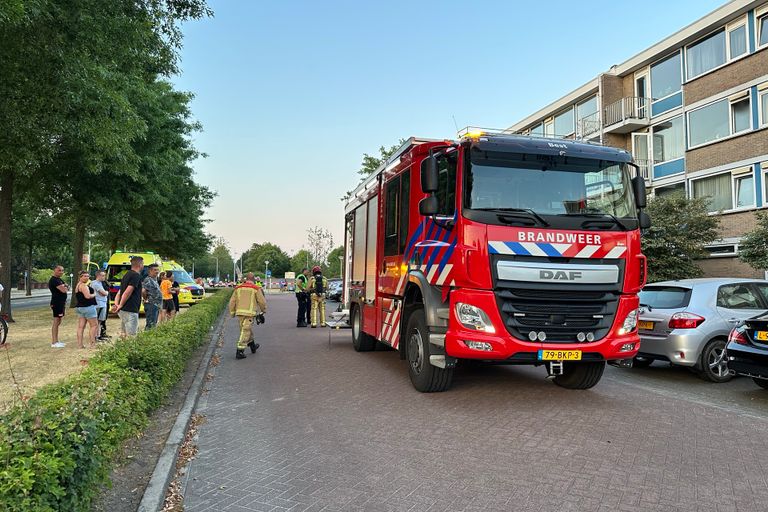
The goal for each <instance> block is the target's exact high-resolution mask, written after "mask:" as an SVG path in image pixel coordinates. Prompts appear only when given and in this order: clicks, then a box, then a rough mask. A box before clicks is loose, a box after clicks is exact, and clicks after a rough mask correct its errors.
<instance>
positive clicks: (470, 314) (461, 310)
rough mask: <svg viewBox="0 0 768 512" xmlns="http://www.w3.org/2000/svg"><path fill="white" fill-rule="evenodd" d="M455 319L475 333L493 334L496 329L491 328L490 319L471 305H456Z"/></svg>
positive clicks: (461, 303)
mask: <svg viewBox="0 0 768 512" xmlns="http://www.w3.org/2000/svg"><path fill="white" fill-rule="evenodd" d="M456 317H457V318H458V319H459V322H461V324H462V325H463V326H464V327H466V328H467V329H473V330H475V331H483V332H487V333H491V334H493V333H495V332H496V328H495V327H494V326H493V323H492V322H491V319H490V318H488V315H487V314H486V313H485V311H483V310H482V309H480V308H478V307H477V306H473V305H471V304H464V303H463V302H459V303H457V304H456Z"/></svg>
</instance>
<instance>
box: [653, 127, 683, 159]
mask: <svg viewBox="0 0 768 512" xmlns="http://www.w3.org/2000/svg"><path fill="white" fill-rule="evenodd" d="M684 152H685V135H684V130H683V118H682V117H675V118H674V119H670V120H669V121H666V122H664V123H661V124H659V125H656V126H654V127H653V160H654V163H655V164H658V163H661V162H667V161H669V160H675V159H677V158H682V156H683V154H684Z"/></svg>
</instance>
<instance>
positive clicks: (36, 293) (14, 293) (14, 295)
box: [11, 288, 51, 300]
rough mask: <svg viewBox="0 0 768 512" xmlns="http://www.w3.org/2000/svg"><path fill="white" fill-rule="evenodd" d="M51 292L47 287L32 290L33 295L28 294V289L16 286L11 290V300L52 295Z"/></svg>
mask: <svg viewBox="0 0 768 512" xmlns="http://www.w3.org/2000/svg"><path fill="white" fill-rule="evenodd" d="M50 296H51V292H50V291H49V290H47V289H43V290H32V295H29V296H28V295H27V292H26V290H17V289H16V288H14V289H12V290H11V300H17V299H32V298H35V297H50Z"/></svg>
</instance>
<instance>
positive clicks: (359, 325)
mask: <svg viewBox="0 0 768 512" xmlns="http://www.w3.org/2000/svg"><path fill="white" fill-rule="evenodd" d="M632 174H635V177H632ZM645 202H646V197H645V183H644V181H643V178H642V177H640V176H639V169H638V168H637V167H636V166H635V164H633V163H632V158H631V156H630V154H629V153H627V152H626V151H624V150H620V149H615V148H610V147H605V146H602V145H599V144H592V143H586V142H579V141H573V140H563V139H552V138H542V137H529V136H521V135H510V134H505V133H503V132H491V131H479V130H473V129H467V130H464V131H463V132H462V133H460V134H459V138H458V139H457V140H432V139H419V138H410V139H408V140H407V141H406V142H405V143H404V144H403V145H402V147H401V148H400V149H399V150H398V151H397V152H396V153H395V154H394V155H393V156H392V157H390V158H389V159H388V160H387V161H386V162H385V163H384V164H383V165H382V166H381V167H380V168H379V169H378V170H377V171H376V172H375V173H374V174H373V175H371V176H370V177H369V178H368V179H366V180H365V181H364V182H362V183H361V184H360V185H359V186H358V187H357V188H356V189H355V190H354V191H353V193H352V196H351V198H350V199H349V201H348V202H347V204H346V208H345V213H346V230H345V248H346V255H347V261H346V265H345V267H346V275H345V279H344V281H345V284H344V299H343V300H344V301H345V302H346V304H347V306H348V307H349V315H350V316H349V321H350V323H351V327H352V338H353V344H354V348H355V350H357V351H360V352H364V351H370V350H373V349H374V348H375V346H376V344H377V343H383V344H386V345H389V346H391V347H392V348H394V349H396V350H398V351H399V353H400V357H401V359H405V360H407V361H408V370H409V374H410V378H411V381H412V383H413V385H414V387H415V388H416V389H417V390H419V391H422V392H432V391H444V390H446V389H447V388H448V387H449V386H450V385H451V381H452V378H453V373H454V368H455V366H456V364H457V362H458V361H459V360H462V359H474V360H480V361H485V362H488V363H495V364H526V365H536V366H538V365H543V366H545V368H546V370H547V372H548V375H549V376H550V377H552V378H553V380H554V382H555V383H556V384H558V385H559V386H562V387H565V388H571V389H587V388H590V387H592V386H594V385H595V384H597V382H598V381H599V380H600V378H601V377H602V374H603V371H604V369H605V365H606V362H608V363H611V364H614V365H616V366H625V367H626V366H631V364H632V358H633V357H634V356H635V354H636V353H637V351H638V348H639V345H640V338H639V337H638V334H637V313H638V305H639V304H638V297H637V293H638V292H639V291H640V289H641V288H642V287H643V285H644V284H645V276H646V260H645V257H644V256H643V255H642V254H641V251H640V230H641V229H642V228H646V227H648V226H650V219H649V218H648V215H647V214H646V213H645V212H644V211H643V208H644V207H645Z"/></svg>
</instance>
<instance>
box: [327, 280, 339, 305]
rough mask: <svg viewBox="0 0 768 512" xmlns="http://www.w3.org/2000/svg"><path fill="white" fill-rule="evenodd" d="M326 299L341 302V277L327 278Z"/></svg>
mask: <svg viewBox="0 0 768 512" xmlns="http://www.w3.org/2000/svg"><path fill="white" fill-rule="evenodd" d="M326 297H328V300H333V301H336V302H341V279H329V280H328V294H327V295H326Z"/></svg>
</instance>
